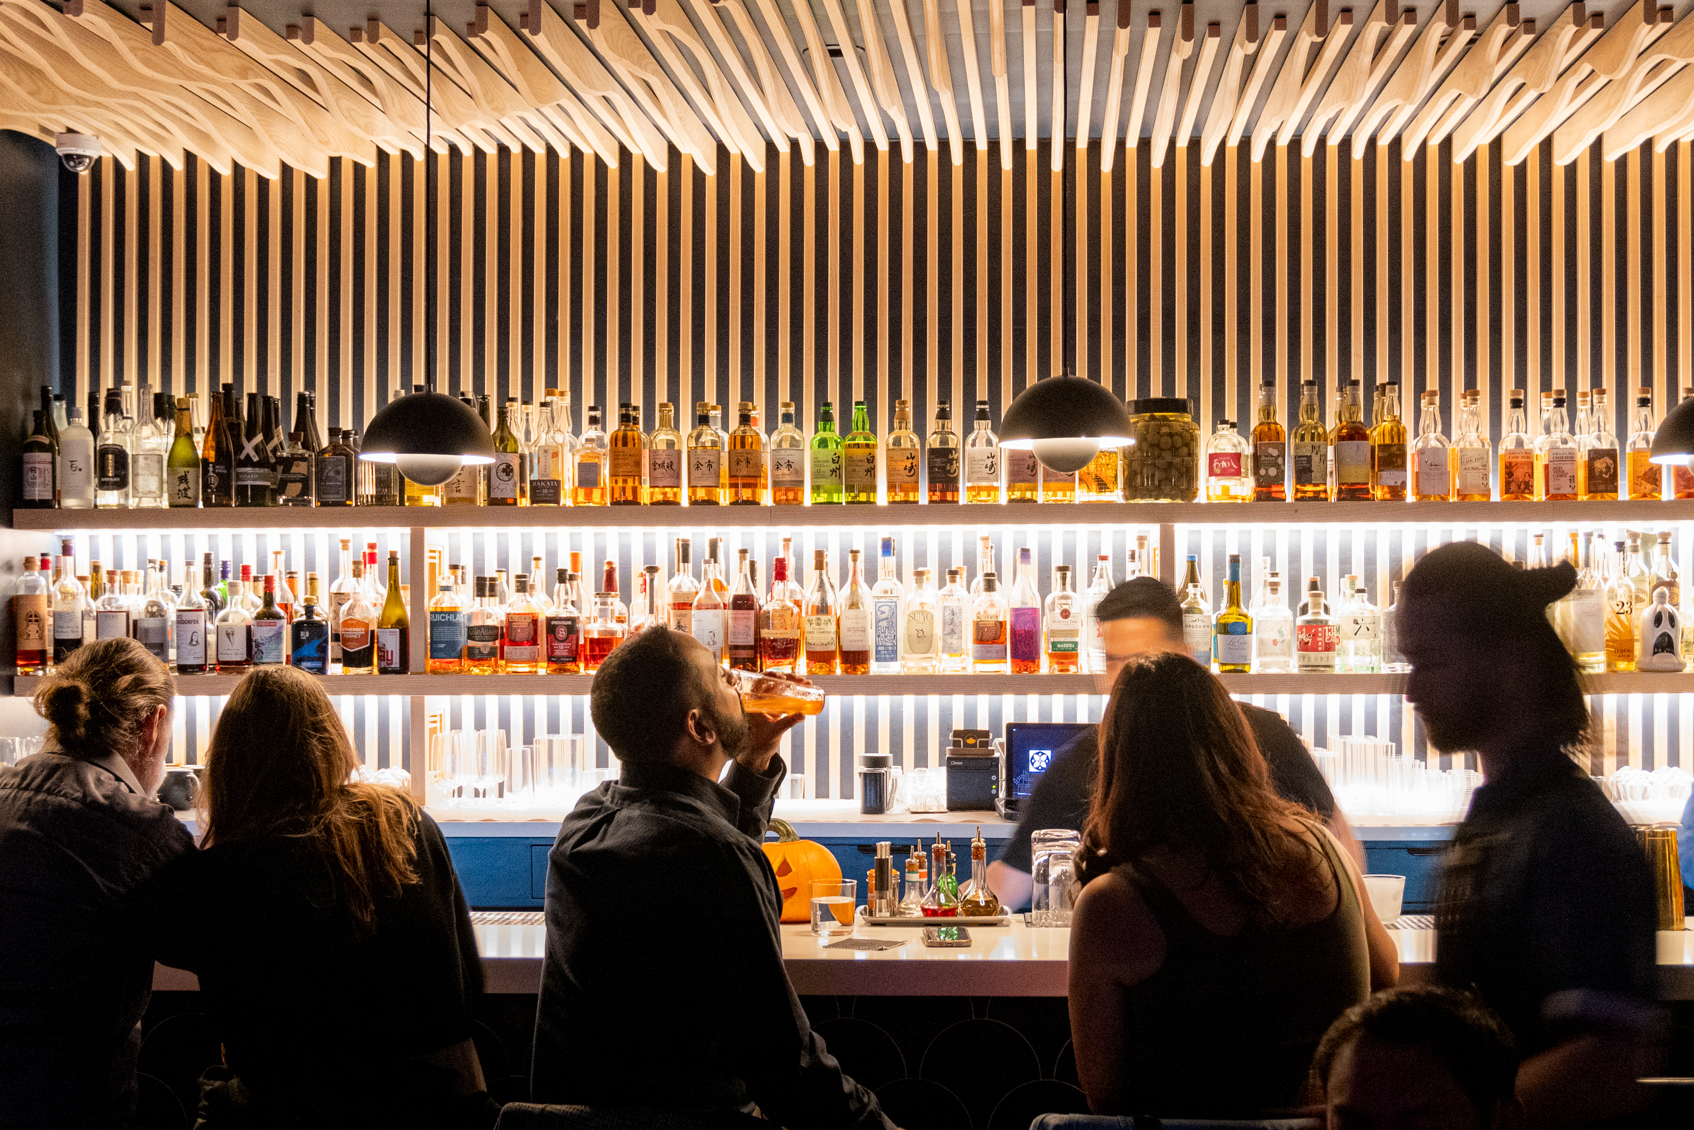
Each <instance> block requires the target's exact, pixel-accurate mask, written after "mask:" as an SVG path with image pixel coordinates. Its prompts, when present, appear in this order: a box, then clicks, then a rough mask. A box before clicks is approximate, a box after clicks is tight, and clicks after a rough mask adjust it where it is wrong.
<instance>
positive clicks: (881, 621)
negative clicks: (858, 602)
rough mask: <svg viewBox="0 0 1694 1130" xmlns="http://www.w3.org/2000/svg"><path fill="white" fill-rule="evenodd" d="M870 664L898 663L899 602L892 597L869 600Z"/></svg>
mask: <svg viewBox="0 0 1694 1130" xmlns="http://www.w3.org/2000/svg"><path fill="white" fill-rule="evenodd" d="M871 622H872V632H871V662H872V663H898V662H900V602H899V601H898V600H896V599H895V598H893V597H888V596H883V597H874V598H872V600H871Z"/></svg>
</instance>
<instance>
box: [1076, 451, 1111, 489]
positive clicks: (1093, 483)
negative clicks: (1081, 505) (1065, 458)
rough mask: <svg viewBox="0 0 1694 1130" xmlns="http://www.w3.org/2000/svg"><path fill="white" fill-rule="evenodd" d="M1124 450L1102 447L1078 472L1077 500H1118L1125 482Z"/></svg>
mask: <svg viewBox="0 0 1694 1130" xmlns="http://www.w3.org/2000/svg"><path fill="white" fill-rule="evenodd" d="M1122 467H1123V452H1122V450H1121V449H1119V448H1116V447H1102V448H1101V449H1100V450H1099V452H1098V453H1096V454H1095V456H1094V458H1093V459H1091V460H1089V462H1088V466H1086V467H1084V468H1083V469H1082V470H1081V471H1078V472H1077V476H1076V500H1077V501H1078V502H1117V501H1119V499H1120V497H1121V495H1120V484H1121V483H1122V482H1123V474H1122Z"/></svg>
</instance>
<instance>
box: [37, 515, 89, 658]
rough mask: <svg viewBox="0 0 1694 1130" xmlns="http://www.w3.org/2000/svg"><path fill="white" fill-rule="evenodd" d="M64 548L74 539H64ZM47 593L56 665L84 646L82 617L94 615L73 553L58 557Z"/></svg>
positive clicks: (69, 546)
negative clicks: (54, 575) (50, 610)
mask: <svg viewBox="0 0 1694 1130" xmlns="http://www.w3.org/2000/svg"><path fill="white" fill-rule="evenodd" d="M63 548H64V549H67V550H68V549H70V548H71V539H69V538H66V539H64V543H63ZM48 597H49V600H50V602H51V605H50V606H51V609H52V618H53V626H52V632H53V641H52V645H53V665H54V666H55V667H57V666H58V665H59V664H61V663H63V662H64V661H65V660H67V659H69V658H70V657H71V653H72V652H73V651H75V650H76V649H77V648H79V647H81V646H82V641H83V619H84V617H85V615H86V616H88V617H92V616H93V609H92V607H91V606H90V605H89V602H88V594H87V592H86V591H85V590H84V589H83V587H82V584H81V583H80V582H79V581H78V580H77V579H76V559H75V558H74V557H72V556H71V554H69V553H66V554H64V555H63V556H61V557H60V558H59V575H58V577H57V579H56V580H55V581H54V582H53V587H52V591H51V592H50V593H49V594H48Z"/></svg>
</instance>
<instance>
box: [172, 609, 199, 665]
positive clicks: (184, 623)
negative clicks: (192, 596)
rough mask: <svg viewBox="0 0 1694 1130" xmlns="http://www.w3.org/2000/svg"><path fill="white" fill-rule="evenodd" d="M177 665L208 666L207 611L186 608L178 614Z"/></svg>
mask: <svg viewBox="0 0 1694 1130" xmlns="http://www.w3.org/2000/svg"><path fill="white" fill-rule="evenodd" d="M176 665H177V666H178V667H204V666H205V665H206V610H205V609H204V608H184V609H180V610H179V611H178V612H177V614H176Z"/></svg>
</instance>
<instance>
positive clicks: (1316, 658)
mask: <svg viewBox="0 0 1694 1130" xmlns="http://www.w3.org/2000/svg"><path fill="white" fill-rule="evenodd" d="M1336 642H1337V641H1336V627H1335V621H1334V620H1333V619H1331V618H1330V615H1329V608H1328V606H1327V605H1326V604H1325V603H1324V599H1323V586H1322V582H1321V580H1320V579H1319V578H1317V577H1308V578H1306V599H1305V600H1303V601H1301V602H1300V612H1299V615H1298V616H1297V617H1295V620H1294V657H1295V661H1296V665H1297V666H1298V667H1299V670H1300V673H1301V674H1308V673H1310V674H1333V673H1334V672H1335V650H1336Z"/></svg>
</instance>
